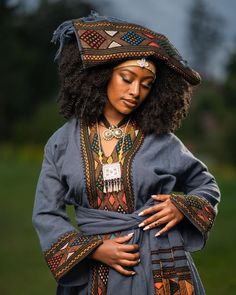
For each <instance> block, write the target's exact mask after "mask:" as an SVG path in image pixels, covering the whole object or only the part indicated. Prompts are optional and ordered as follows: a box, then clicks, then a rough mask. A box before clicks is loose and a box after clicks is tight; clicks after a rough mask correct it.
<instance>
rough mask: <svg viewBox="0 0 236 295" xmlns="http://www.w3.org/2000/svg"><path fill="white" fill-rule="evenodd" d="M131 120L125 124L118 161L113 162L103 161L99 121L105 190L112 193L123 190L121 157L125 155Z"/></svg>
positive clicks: (99, 140) (99, 141) (99, 156)
mask: <svg viewBox="0 0 236 295" xmlns="http://www.w3.org/2000/svg"><path fill="white" fill-rule="evenodd" d="M129 121H130V120H128V122H127V124H126V126H125V131H124V132H123V131H122V132H123V135H122V144H121V148H120V151H119V153H118V162H115V163H111V164H104V163H103V153H102V143H101V137H100V133H99V129H98V121H97V135H98V144H99V151H98V158H99V161H100V163H101V165H102V174H103V192H104V193H105V194H106V193H111V192H113V191H114V192H119V191H121V190H122V178H121V165H120V162H121V159H122V156H123V147H124V142H125V134H126V130H127V127H128V124H129Z"/></svg>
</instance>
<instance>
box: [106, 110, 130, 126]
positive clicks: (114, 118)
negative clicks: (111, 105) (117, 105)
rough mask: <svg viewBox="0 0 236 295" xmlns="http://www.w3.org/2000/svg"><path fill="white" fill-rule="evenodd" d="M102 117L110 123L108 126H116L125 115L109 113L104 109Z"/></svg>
mask: <svg viewBox="0 0 236 295" xmlns="http://www.w3.org/2000/svg"><path fill="white" fill-rule="evenodd" d="M103 115H104V117H105V118H106V119H107V121H108V122H109V123H110V125H115V126H117V125H118V124H119V123H120V121H121V120H122V119H124V117H125V115H123V114H121V113H117V112H111V111H109V112H108V111H106V109H105V110H104V112H103Z"/></svg>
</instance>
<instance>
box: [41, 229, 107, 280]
mask: <svg viewBox="0 0 236 295" xmlns="http://www.w3.org/2000/svg"><path fill="white" fill-rule="evenodd" d="M102 243H103V242H102V240H101V239H98V238H97V237H95V236H84V235H82V234H80V233H78V232H69V233H66V234H65V235H64V236H63V237H62V238H60V239H59V240H58V241H57V242H56V243H54V244H53V245H52V246H51V248H50V249H49V250H48V251H46V252H44V256H45V259H46V261H47V264H48V266H49V268H50V270H51V272H52V273H53V275H54V277H55V279H56V280H58V279H60V278H61V277H62V276H63V275H65V274H66V273H67V272H68V271H69V270H70V269H71V268H72V267H73V266H75V265H76V264H77V263H78V262H80V261H81V260H83V259H84V258H85V257H86V256H88V255H89V254H90V253H91V252H92V251H93V250H94V249H96V248H97V247H98V246H99V245H101V244H102Z"/></svg>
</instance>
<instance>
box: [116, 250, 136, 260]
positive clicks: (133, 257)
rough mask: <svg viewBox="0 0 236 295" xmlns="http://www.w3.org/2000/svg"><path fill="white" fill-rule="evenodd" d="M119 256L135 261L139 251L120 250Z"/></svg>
mask: <svg viewBox="0 0 236 295" xmlns="http://www.w3.org/2000/svg"><path fill="white" fill-rule="evenodd" d="M120 258H121V259H125V260H131V261H136V260H139V259H140V254H139V252H136V253H128V252H122V253H121V254H120Z"/></svg>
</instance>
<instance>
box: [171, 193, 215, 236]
mask: <svg viewBox="0 0 236 295" xmlns="http://www.w3.org/2000/svg"><path fill="white" fill-rule="evenodd" d="M170 199H171V201H172V202H173V203H174V205H176V207H177V208H178V209H179V210H180V211H181V212H182V213H183V214H184V215H185V216H186V217H187V218H188V219H189V220H190V221H191V222H192V223H193V224H194V225H195V226H196V227H197V229H198V230H199V231H200V232H201V233H202V234H203V236H204V238H205V239H206V238H207V233H208V231H209V230H210V229H211V227H212V225H213V222H214V219H215V216H216V213H215V210H214V208H213V207H212V205H211V204H210V203H209V202H208V201H207V200H206V199H203V198H202V197H199V196H192V195H181V194H178V195H176V194H171V198H170Z"/></svg>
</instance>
